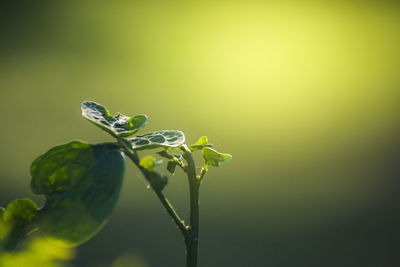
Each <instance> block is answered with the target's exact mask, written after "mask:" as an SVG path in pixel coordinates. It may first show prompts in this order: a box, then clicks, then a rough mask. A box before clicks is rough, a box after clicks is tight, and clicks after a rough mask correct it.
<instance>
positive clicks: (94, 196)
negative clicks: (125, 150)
mask: <svg viewBox="0 0 400 267" xmlns="http://www.w3.org/2000/svg"><path fill="white" fill-rule="evenodd" d="M124 170H125V159H124V157H123V155H122V153H121V152H120V151H119V149H118V147H117V146H116V145H114V144H100V145H89V144H86V143H83V142H80V141H73V142H71V143H68V144H65V145H61V146H57V147H54V148H52V149H50V150H49V151H48V152H47V153H45V154H44V155H42V156H40V157H39V158H38V159H36V160H35V161H34V162H33V164H32V168H31V174H32V181H31V188H32V192H34V193H35V194H43V195H45V196H46V198H47V201H46V204H45V207H44V209H43V212H42V216H41V219H40V221H39V227H40V228H41V229H42V231H43V232H44V233H45V235H46V236H47V237H48V238H50V239H53V240H55V241H57V242H59V243H61V244H63V245H67V246H74V245H79V244H81V243H83V242H85V241H86V240H88V239H89V238H91V237H92V236H93V235H95V234H96V233H97V232H98V231H99V230H100V229H101V228H102V227H103V226H104V225H105V222H106V221H107V219H108V217H109V216H110V214H111V212H112V211H113V209H114V207H115V204H116V203H117V200H118V197H119V193H120V190H121V186H122V180H123V174H124Z"/></svg>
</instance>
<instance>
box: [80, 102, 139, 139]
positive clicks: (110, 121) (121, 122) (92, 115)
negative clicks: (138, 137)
mask: <svg viewBox="0 0 400 267" xmlns="http://www.w3.org/2000/svg"><path fill="white" fill-rule="evenodd" d="M81 110H82V116H84V117H85V118H86V119H88V120H89V121H90V122H92V123H94V124H95V125H97V126H98V127H100V128H101V129H103V130H104V131H106V132H108V133H109V134H111V135H112V136H114V137H117V136H120V137H126V136H130V135H132V134H134V133H136V132H137V131H138V130H139V129H140V128H142V127H144V126H145V125H146V124H147V116H146V115H136V116H134V117H132V118H131V117H127V116H125V115H122V114H119V113H118V114H117V115H116V116H112V115H111V114H110V112H109V111H108V110H107V109H106V108H105V107H103V106H102V105H100V104H97V103H95V102H91V101H85V102H83V103H82V104H81Z"/></svg>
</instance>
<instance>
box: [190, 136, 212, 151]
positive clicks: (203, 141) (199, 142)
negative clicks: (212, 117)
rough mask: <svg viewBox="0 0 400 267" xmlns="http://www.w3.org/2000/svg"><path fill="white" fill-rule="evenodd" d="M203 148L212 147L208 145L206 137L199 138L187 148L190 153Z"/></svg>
mask: <svg viewBox="0 0 400 267" xmlns="http://www.w3.org/2000/svg"><path fill="white" fill-rule="evenodd" d="M203 147H212V144H209V143H208V138H207V136H202V137H200V138H199V140H197V142H196V143H194V144H193V145H190V146H189V149H190V150H191V151H196V150H200V149H202V148H203Z"/></svg>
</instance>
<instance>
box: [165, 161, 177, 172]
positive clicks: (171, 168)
mask: <svg viewBox="0 0 400 267" xmlns="http://www.w3.org/2000/svg"><path fill="white" fill-rule="evenodd" d="M176 165H178V162H176V161H174V160H171V161H169V162H168V164H167V170H168V171H169V172H170V173H171V174H174V173H175V168H176Z"/></svg>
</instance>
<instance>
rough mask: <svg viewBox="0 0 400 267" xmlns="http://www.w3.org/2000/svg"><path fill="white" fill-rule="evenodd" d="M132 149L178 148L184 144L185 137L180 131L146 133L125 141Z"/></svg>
mask: <svg viewBox="0 0 400 267" xmlns="http://www.w3.org/2000/svg"><path fill="white" fill-rule="evenodd" d="M127 140H128V141H129V142H130V143H131V145H132V149H137V150H140V149H150V148H156V147H179V146H181V145H182V144H183V143H184V142H185V135H184V134H183V133H182V132H181V131H176V130H166V131H159V132H153V133H147V134H145V135H142V136H135V137H133V138H129V139H127Z"/></svg>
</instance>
